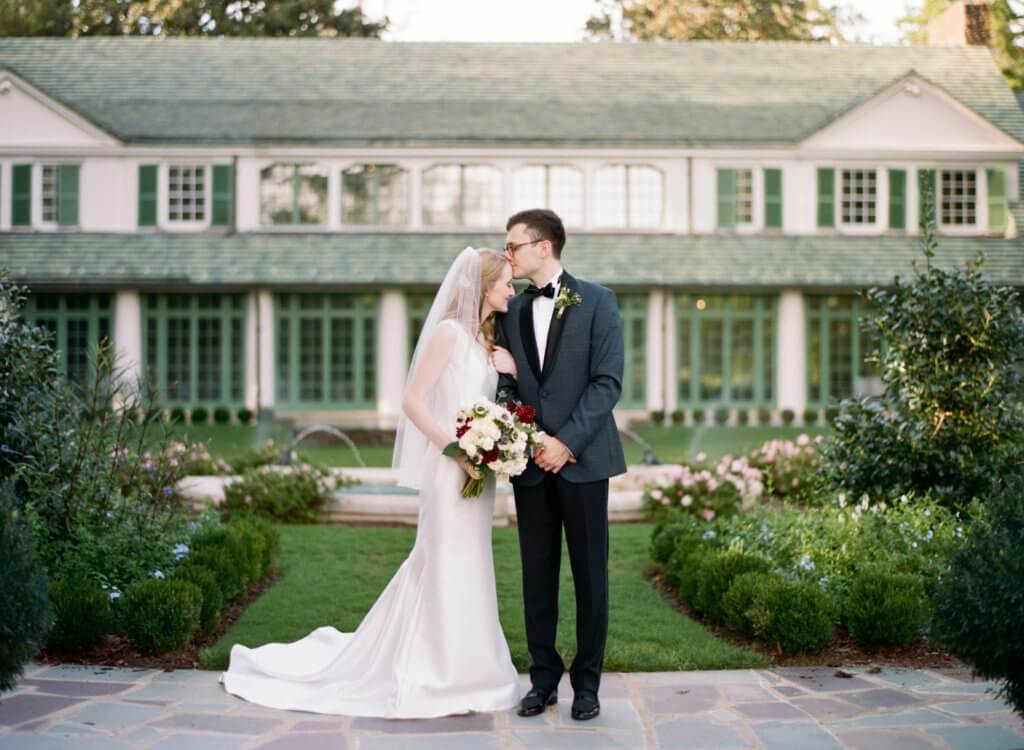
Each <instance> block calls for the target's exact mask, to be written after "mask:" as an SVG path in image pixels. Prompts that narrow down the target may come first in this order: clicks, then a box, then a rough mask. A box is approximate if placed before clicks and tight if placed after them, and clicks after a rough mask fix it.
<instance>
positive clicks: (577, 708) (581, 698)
mask: <svg viewBox="0 0 1024 750" xmlns="http://www.w3.org/2000/svg"><path fill="white" fill-rule="evenodd" d="M599 713H601V704H600V702H598V700H597V693H593V692H591V691H590V690H581V691H580V692H578V693H576V696H575V697H574V698H573V699H572V718H574V719H576V721H586V720H587V719H593V718H594V717H595V716H597V715H598V714H599Z"/></svg>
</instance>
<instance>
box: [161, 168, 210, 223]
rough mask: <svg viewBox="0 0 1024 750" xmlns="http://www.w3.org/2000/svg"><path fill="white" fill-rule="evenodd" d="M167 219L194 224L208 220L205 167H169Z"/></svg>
mask: <svg viewBox="0 0 1024 750" xmlns="http://www.w3.org/2000/svg"><path fill="white" fill-rule="evenodd" d="M167 220H168V221H169V222H177V223H193V224H194V223H201V222H203V221H205V220H206V168H205V167H200V166H178V165H172V166H170V167H168V168H167Z"/></svg>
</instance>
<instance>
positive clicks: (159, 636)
mask: <svg viewBox="0 0 1024 750" xmlns="http://www.w3.org/2000/svg"><path fill="white" fill-rule="evenodd" d="M202 598H203V595H202V593H201V591H200V589H199V587H198V586H196V585H195V584H194V583H189V582H188V581H183V580H166V581H159V580H157V579H155V578H151V579H148V580H145V581H142V582H140V583H137V584H135V585H134V586H132V587H130V588H129V589H128V591H127V592H126V593H125V595H124V605H123V606H124V614H123V624H124V629H125V632H126V633H127V634H128V639H129V640H130V641H131V642H132V644H133V645H134V646H135V647H136V648H138V649H139V650H140V651H145V652H147V653H154V654H160V653H164V652H166V651H174V650H175V649H179V648H182V647H183V646H186V645H188V643H189V642H190V641H191V640H192V638H193V636H195V634H196V633H197V632H198V630H199V615H200V612H201V610H202Z"/></svg>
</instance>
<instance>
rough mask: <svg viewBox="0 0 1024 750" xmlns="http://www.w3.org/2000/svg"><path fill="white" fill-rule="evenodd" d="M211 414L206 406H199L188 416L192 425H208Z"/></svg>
mask: <svg viewBox="0 0 1024 750" xmlns="http://www.w3.org/2000/svg"><path fill="white" fill-rule="evenodd" d="M209 418H210V412H209V410H207V408H206V407H205V406H197V407H195V408H194V409H193V410H192V411H191V412H189V415H188V421H189V422H190V423H192V424H206V423H207V422H208V421H209Z"/></svg>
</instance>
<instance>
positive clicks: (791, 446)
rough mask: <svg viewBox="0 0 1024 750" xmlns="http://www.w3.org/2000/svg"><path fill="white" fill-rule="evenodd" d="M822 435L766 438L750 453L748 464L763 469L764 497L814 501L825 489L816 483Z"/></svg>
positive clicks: (811, 502)
mask: <svg viewBox="0 0 1024 750" xmlns="http://www.w3.org/2000/svg"><path fill="white" fill-rule="evenodd" d="M822 440H823V438H822V436H821V435H818V436H817V437H815V438H813V439H812V438H811V437H809V436H808V435H800V436H798V437H797V439H796V440H769V441H767V442H766V443H764V444H763V445H761V447H759V448H756V449H755V450H754V451H753V452H752V453H751V454H750V462H751V464H752V465H754V466H756V467H757V468H759V469H761V471H762V472H764V477H765V487H766V494H767V496H766V498H765V499H770V498H774V499H777V500H785V501H789V502H796V503H799V504H801V505H806V506H811V505H818V504H820V503H818V502H817V499H818V498H821V497H825V493H823V492H822V491H821V488H820V487H819V486H818V479H819V477H820V476H821V468H822V465H821V464H822V460H821V453H820V451H819V450H818V447H819V446H820V445H821V442H822Z"/></svg>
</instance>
